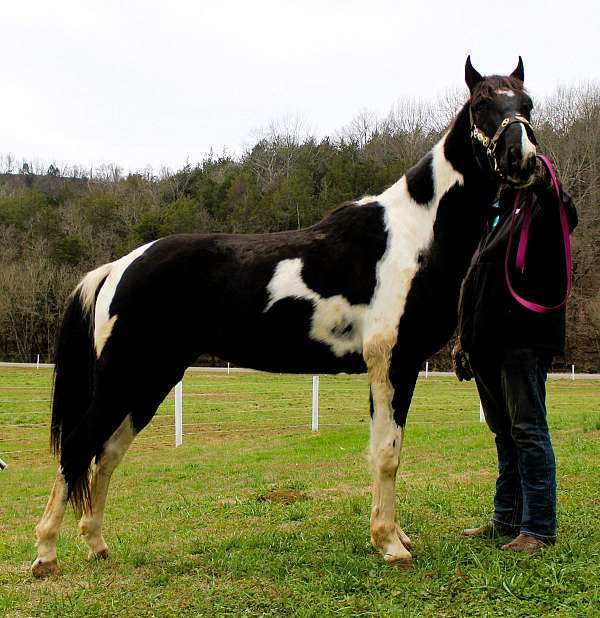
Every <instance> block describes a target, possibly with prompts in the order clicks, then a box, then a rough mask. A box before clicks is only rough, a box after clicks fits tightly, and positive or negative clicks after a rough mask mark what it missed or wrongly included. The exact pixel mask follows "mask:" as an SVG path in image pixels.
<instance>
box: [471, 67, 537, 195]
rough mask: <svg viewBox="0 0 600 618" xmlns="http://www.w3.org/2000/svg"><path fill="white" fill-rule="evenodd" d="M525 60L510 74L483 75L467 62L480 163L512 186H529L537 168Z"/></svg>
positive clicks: (473, 136)
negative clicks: (525, 81)
mask: <svg viewBox="0 0 600 618" xmlns="http://www.w3.org/2000/svg"><path fill="white" fill-rule="evenodd" d="M524 77H525V76H524V69H523V60H522V59H521V57H520V56H519V64H518V65H517V68H516V69H515V70H514V71H513V72H512V73H511V74H510V76H500V75H491V76H488V77H483V76H481V75H480V74H479V73H478V72H477V71H476V70H475V69H474V68H473V65H472V64H471V57H470V56H469V57H468V58H467V63H466V65H465V79H466V82H467V86H469V90H470V93H471V98H470V100H469V112H470V119H471V139H472V141H473V150H474V152H475V157H476V159H477V161H478V163H479V165H480V166H481V167H482V168H483V169H486V168H487V169H490V170H491V172H492V173H493V174H495V175H497V176H499V177H500V179H501V180H502V181H504V182H506V183H508V184H509V185H511V186H515V187H523V186H527V185H528V184H529V183H530V182H531V180H532V176H533V171H534V169H535V154H536V148H535V147H536V144H537V141H536V139H535V135H534V133H533V129H532V128H531V125H530V124H529V120H530V114H531V109H532V107H533V104H532V101H531V98H530V97H529V95H528V94H527V92H526V91H525V89H524V87H523V80H524Z"/></svg>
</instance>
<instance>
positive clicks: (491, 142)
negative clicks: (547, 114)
mask: <svg viewBox="0 0 600 618" xmlns="http://www.w3.org/2000/svg"><path fill="white" fill-rule="evenodd" d="M469 116H470V118H471V139H472V140H473V141H475V142H479V143H480V144H481V145H482V146H483V147H484V148H485V152H486V154H487V157H488V160H489V162H490V167H491V168H492V170H493V171H494V173H496V174H498V176H500V177H501V178H504V175H503V174H502V172H501V171H500V168H499V167H498V161H497V160H496V146H497V145H498V141H499V140H500V137H502V134H503V133H504V131H506V129H507V128H508V127H509V126H510V125H511V124H522V125H524V127H525V130H526V131H527V135H528V136H529V139H530V140H531V142H532V143H533V144H534V145H537V140H536V139H535V133H534V132H533V127H532V126H531V124H530V123H529V120H527V118H525V116H521V114H515V115H514V116H507V117H506V118H505V119H504V120H503V121H502V122H501V123H500V126H499V127H498V129H496V133H495V134H494V137H489V136H487V135H486V134H485V133H484V132H483V131H482V130H481V129H480V128H479V127H478V126H477V125H476V124H475V123H474V122H473V113H472V112H471V110H470V109H469Z"/></svg>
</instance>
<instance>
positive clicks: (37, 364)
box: [35, 354, 40, 369]
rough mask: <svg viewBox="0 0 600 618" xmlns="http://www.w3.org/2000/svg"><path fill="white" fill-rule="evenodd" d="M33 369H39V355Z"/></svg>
mask: <svg viewBox="0 0 600 618" xmlns="http://www.w3.org/2000/svg"><path fill="white" fill-rule="evenodd" d="M35 368H36V369H39V368H40V355H39V354H38V355H37V361H36V363H35Z"/></svg>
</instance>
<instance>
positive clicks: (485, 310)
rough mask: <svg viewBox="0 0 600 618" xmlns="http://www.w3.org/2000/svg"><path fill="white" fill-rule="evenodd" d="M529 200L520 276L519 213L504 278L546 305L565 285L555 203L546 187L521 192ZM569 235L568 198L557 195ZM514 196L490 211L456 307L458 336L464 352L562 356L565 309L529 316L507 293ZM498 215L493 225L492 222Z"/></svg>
mask: <svg viewBox="0 0 600 618" xmlns="http://www.w3.org/2000/svg"><path fill="white" fill-rule="evenodd" d="M526 191H528V193H529V197H530V199H531V200H532V205H531V208H532V210H531V223H530V227H529V242H528V245H527V253H526V260H525V270H524V273H523V274H521V273H518V272H517V271H516V269H515V258H516V253H517V247H518V244H519V234H520V231H521V225H522V222H523V211H522V210H520V211H519V213H518V214H517V216H516V220H515V229H514V231H513V242H512V249H511V255H510V256H509V265H510V279H511V283H512V286H513V288H514V289H515V291H516V292H517V293H518V294H519V295H520V296H522V297H523V298H525V299H527V300H529V301H533V302H536V303H539V304H542V305H546V306H553V305H556V304H558V303H560V302H561V301H562V299H563V298H564V296H565V292H566V286H567V276H566V262H565V251H564V242H563V236H562V228H561V225H560V218H559V212H558V208H559V207H558V200H557V198H556V193H555V192H554V190H553V189H552V188H551V187H545V186H540V187H536V189H535V190H534V189H526ZM561 193H562V198H563V203H564V207H565V211H566V214H567V220H568V223H569V228H570V231H573V229H574V228H575V226H576V225H577V211H576V209H575V206H574V205H573V202H572V200H571V197H570V196H569V195H568V194H567V193H566V192H565V191H562V188H561ZM515 195H516V191H514V190H512V189H505V190H504V191H502V193H501V194H500V200H499V205H498V206H497V207H496V208H491V209H490V210H491V212H490V219H489V222H488V225H487V228H486V232H485V234H484V236H483V239H482V241H481V243H480V245H479V247H478V249H477V251H476V252H475V255H474V256H473V259H472V261H471V265H470V267H469V270H468V272H467V275H466V277H465V279H464V281H463V284H462V289H461V297H460V303H459V334H460V340H461V344H462V347H463V349H464V350H465V351H467V352H469V351H473V350H481V351H484V352H485V351H486V350H490V348H495V349H498V348H510V347H531V348H535V349H539V350H540V351H544V352H547V353H550V354H564V346H565V309H564V307H563V308H561V309H559V310H556V311H552V312H550V313H545V314H540V313H535V312H533V311H531V310H529V309H526V308H525V307H523V306H521V305H520V304H519V303H518V302H517V301H516V300H515V299H514V298H513V297H512V296H511V294H510V292H509V290H508V287H507V284H506V280H505V274H504V260H505V255H506V250H507V247H508V239H509V231H510V227H511V215H512V209H513V205H514V200H515ZM496 216H499V219H498V221H497V223H496V225H495V226H494V225H493V222H494V219H495V218H496Z"/></svg>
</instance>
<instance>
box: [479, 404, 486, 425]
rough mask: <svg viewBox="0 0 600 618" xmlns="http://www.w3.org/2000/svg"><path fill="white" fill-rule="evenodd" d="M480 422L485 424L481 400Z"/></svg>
mask: <svg viewBox="0 0 600 618" xmlns="http://www.w3.org/2000/svg"><path fill="white" fill-rule="evenodd" d="M479 422H480V423H485V414H484V413H483V405H482V404H481V400H479Z"/></svg>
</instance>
